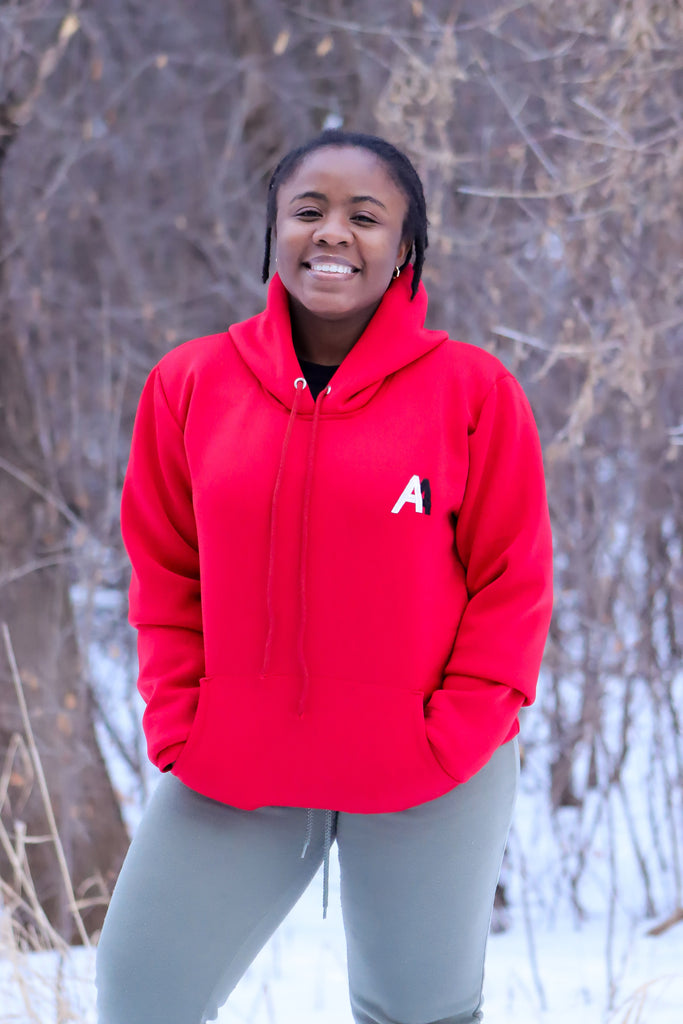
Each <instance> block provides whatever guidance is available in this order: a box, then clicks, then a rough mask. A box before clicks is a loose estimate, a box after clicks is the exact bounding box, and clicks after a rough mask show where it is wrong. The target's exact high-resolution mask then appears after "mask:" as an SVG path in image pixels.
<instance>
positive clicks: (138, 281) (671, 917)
mask: <svg viewBox="0 0 683 1024" xmlns="http://www.w3.org/2000/svg"><path fill="white" fill-rule="evenodd" d="M338 125H343V127H345V128H350V129H356V130H361V131H370V132H377V133H379V134H382V135H385V136H387V137H388V138H389V139H390V140H391V141H393V142H395V143H396V144H398V145H399V146H401V147H403V148H405V149H406V151H407V152H408V153H409V154H410V156H411V157H412V159H413V160H414V162H415V164H416V166H417V168H418V170H419V171H420V173H421V175H422V178H423V181H424V182H425V186H426V191H427V199H428V206H429V211H430V223H431V230H430V239H431V244H430V247H429V251H428V254H427V263H426V267H425V274H424V278H425V283H426V286H427V289H428V291H429V295H430V316H429V326H438V327H441V328H443V327H446V328H447V329H448V330H449V332H450V334H451V336H453V337H458V338H461V339H462V340H466V341H470V342H473V343H475V344H477V345H481V346H483V347H485V348H487V349H489V350H490V351H492V352H494V353H495V354H496V355H498V356H499V357H500V358H501V359H502V360H503V361H504V362H505V363H506V364H507V366H508V367H509V368H510V369H511V370H512V372H513V373H515V374H516V375H517V376H518V378H519V379H520V380H521V382H522V383H523V385H524V387H525V389H526V391H527V393H528V395H529V397H530V399H531V402H532V405H533V407H534V410H535V413H536V417H537V422H538V426H539V430H540V433H541V439H542V442H543V446H544V453H545V460H546V469H547V479H548V489H549V499H550V507H551V514H552V520H553V527H554V538H555V547H556V560H555V566H556V594H557V597H556V606H555V614H554V619H553V625H552V629H551V634H550V639H549V643H548V647H547V651H546V657H545V663H544V669H543V673H542V678H541V683H540V696H539V701H538V703H537V705H536V707H535V708H534V709H533V710H531V711H530V712H527V713H526V715H525V718H524V721H523V726H522V739H523V746H524V768H523V772H522V793H521V795H520V811H519V814H518V819H517V820H516V824H515V827H514V828H513V832H512V834H511V837H510V843H509V849H508V853H507V856H506V862H505V865H504V870H503V875H502V878H501V885H500V887H499V898H498V900H497V908H496V914H495V918H494V928H495V929H497V930H500V931H505V930H506V929H507V930H511V931H512V932H513V933H514V932H515V929H516V934H518V935H519V940H520V943H521V944H522V945H523V946H524V948H525V956H527V957H528V960H529V964H530V970H531V974H530V977H531V979H532V982H531V985H532V988H533V990H534V998H535V999H536V1003H537V1005H538V1007H539V1012H540V1011H542V1010H543V1006H544V1002H545V1000H546V997H547V989H548V980H547V978H545V977H544V974H543V966H542V962H541V961H542V957H541V956H540V954H539V938H538V936H539V934H541V933H542V932H543V928H548V927H549V926H550V924H551V923H552V922H553V921H557V920H562V921H563V922H565V923H564V925H563V926H564V927H566V928H568V929H569V928H571V929H574V930H578V931H579V932H580V931H581V928H583V927H588V926H589V924H590V923H591V922H595V921H598V922H599V923H600V928H601V932H600V934H601V936H602V938H601V939H600V944H599V950H598V952H599V956H600V970H601V971H602V972H603V973H604V992H605V995H604V1000H603V1006H602V1010H603V1011H604V1012H605V1013H608V1014H609V1013H615V1012H616V1010H617V1009H618V1008H619V1005H620V1004H619V1000H620V999H621V1000H623V999H624V998H626V995H627V994H628V991H629V989H628V984H626V985H625V984H624V974H625V972H626V973H627V971H626V968H625V966H624V965H625V964H626V963H627V960H628V949H629V942H630V940H631V937H632V936H633V935H634V934H635V933H638V934H640V935H642V934H644V933H645V932H649V931H651V930H654V931H655V933H656V934H654V935H651V936H649V941H650V942H651V943H658V942H664V941H668V938H667V937H669V938H670V937H671V936H672V935H675V934H677V935H678V939H677V941H678V948H679V950H681V951H682V955H681V962H683V941H682V940H681V934H680V933H681V930H682V929H683V923H681V921H682V920H683V740H682V737H681V717H682V716H683V669H682V666H681V637H682V631H683V600H682V598H683V560H682V545H683V290H682V288H681V274H682V270H683V260H682V255H683V250H682V248H681V238H682V237H683V217H682V213H683V202H682V200H683V187H682V184H681V183H682V182H683V5H682V3H681V0H661V2H652V0H650V2H648V0H574V2H572V3H562V2H560V0H527V2H525V0H413V2H409V0H373V2H372V3H362V2H359V0H315V2H314V0H290V2H284V0H202V2H200V3H185V2H183V0H167V2H165V3H163V4H150V3H144V2H143V0H82V2H76V0H74V2H60V0H52V2H51V0H1V2H0V623H2V624H3V625H2V635H1V636H0V812H1V813H0V877H1V885H2V889H1V892H0V963H1V962H2V961H3V960H4V961H6V962H11V963H12V964H14V967H15V969H16V970H17V971H18V972H20V973H21V983H20V986H19V987H20V988H22V992H23V996H22V998H23V1003H22V1011H21V1012H23V1013H24V1014H25V1017H20V1018H17V1017H16V1014H15V1016H13V1017H12V1019H21V1020H22V1021H23V1020H24V1019H26V1020H40V1021H41V1024H42V1022H43V1021H44V1020H47V1019H48V1018H47V1017H41V1016H40V1014H39V1013H37V1011H36V1010H35V1005H36V1003H35V997H34V996H32V995H31V992H30V986H29V982H28V981H27V978H29V977H30V975H28V974H27V973H26V963H27V962H28V961H27V960H26V954H27V953H28V952H29V951H31V950H57V951H58V952H59V954H60V956H63V954H64V951H65V950H66V948H67V946H69V945H70V946H77V945H85V946H88V945H89V944H91V943H94V942H96V938H97V932H98V929H99V927H100V925H101V922H102V918H103V913H104V910H105V907H106V903H107V899H108V896H109V893H110V892H111V888H112V885H113V882H114V880H115V878H116V875H117V872H118V869H119V867H120V864H121V860H122V857H123V855H124V853H125V850H126V848H127V845H128V842H129V836H130V832H131V830H132V829H134V827H135V821H136V818H137V815H138V814H139V811H140V809H141V808H142V806H143V805H144V802H145V800H146V798H147V794H148V792H149V789H150V787H151V786H153V784H154V779H155V776H154V772H153V770H151V769H150V768H149V767H148V765H147V763H146V756H145V751H144V744H143V740H142V736H141V731H140V727H139V718H140V704H139V700H138V698H137V695H136V691H135V650H134V636H133V634H132V631H131V630H130V629H129V627H128V626H127V625H126V621H125V615H126V587H127V582H128V567H127V562H126V558H125V556H124V552H123V549H122V545H121V541H120V537H119V527H118V505H119V496H120V487H121V481H122V475H123V472H124V469H125V464H126V458H127V453H128V447H129V442H130V434H131V428H132V421H133V416H134V412H135V407H136V403H137V400H138V397H139V393H140V390H141V387H142V384H143V381H144V379H145V377H146V375H147V373H148V371H149V370H150V368H151V367H152V365H153V364H154V362H156V360H157V359H159V358H160V357H161V355H162V354H163V353H164V352H166V351H167V350H168V349H169V348H170V347H172V346H174V345H176V344H178V343H180V342H181V341H183V340H185V339H187V338H190V337H194V336H196V335H201V334H206V333H213V332H216V331H220V330H223V329H225V327H226V326H227V325H228V324H229V323H231V322H233V321H235V320H239V319H242V318H244V317H246V316H249V315H251V314H252V313H254V312H256V311H258V310H259V309H260V308H262V304H263V301H264V294H265V289H264V287H263V285H262V284H261V282H260V267H261V259H262V244H263V242H262V240H263V231H264V202H265V188H266V183H267V180H268V177H269V174H270V172H271V170H272V169H273V167H274V165H275V164H276V162H277V160H278V159H279V157H280V156H281V155H282V154H283V153H284V152H285V151H286V150H287V149H289V148H291V146H293V145H295V144H297V143H298V142H299V141H301V140H303V139H304V138H306V137H307V136H309V135H310V134H313V133H315V132H317V131H318V130H319V129H320V128H322V127H323V126H338ZM59 963H60V964H61V963H63V959H60V960H59ZM565 969H566V970H567V971H568V972H569V973H571V971H572V966H571V962H567V963H566V964H565ZM22 972H23V973H22ZM32 999H33V1003H32V1002H31V1000H32ZM60 999H61V1002H60V1001H59V1000H58V1003H59V1006H61V1007H62V1009H61V1010H60V1009H59V1006H58V1007H57V1009H56V1010H54V1011H51V1012H52V1014H53V1015H52V1016H51V1017H50V1018H49V1019H50V1020H53V1019H54V1020H55V1021H70V1020H76V1019H80V1018H77V1017H76V1016H74V1015H73V1010H68V1009H64V1007H65V1006H66V1005H67V1002H68V1000H67V997H66V995H65V994H64V993H62V995H61V996H60ZM65 1000H67V1002H65ZM638 1005H642V1000H641V1004H638ZM31 1006H33V1009H31ZM634 1006H635V1003H633V1001H631V1002H630V1003H624V1004H623V1005H622V1014H621V1016H620V1017H618V1018H617V1017H614V1018H612V1017H610V1020H611V1019H614V1020H617V1019H618V1020H619V1021H622V1020H624V1021H626V1020H628V1021H629V1022H630V1024H634V1022H635V1021H636V1020H641V1019H642V1020H644V1021H648V1022H649V1021H651V1020H654V1019H655V1018H654V1017H652V1016H648V1015H647V1013H645V1015H644V1016H642V1017H641V1015H640V1014H641V1011H640V1010H638V1011H637V1015H636V1010H637V1008H636V1010H634ZM27 1007H28V1009H27ZM13 1012H14V1011H13ZM643 1012H644V1011H643ZM31 1013H33V1014H34V1016H31ZM60 1013H61V1014H62V1015H61V1016H59V1014H60ZM69 1013H71V1014H72V1015H71V1016H70V1015H69ZM36 1014H37V1015H36ZM271 1016H272V1015H271ZM5 1019H7V1020H9V1019H10V1018H9V1017H3V1016H2V1006H1V1001H0V1021H4V1020H5ZM83 1019H85V1018H83ZM88 1019H90V1018H88ZM231 1019H233V1018H231ZM240 1019H247V1018H246V1017H245V1018H240ZM272 1019H273V1020H275V1019H277V1018H276V1016H272ZM525 1019H531V1018H529V1017H526V1018H525ZM534 1019H536V1018H534ZM539 1019H541V1018H539ZM543 1019H545V1018H543ZM590 1019H591V1020H597V1017H595V1018H590ZM672 1019H673V1018H672ZM304 1024H306V1022H304Z"/></svg>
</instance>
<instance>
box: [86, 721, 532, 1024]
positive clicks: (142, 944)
mask: <svg viewBox="0 0 683 1024" xmlns="http://www.w3.org/2000/svg"><path fill="white" fill-rule="evenodd" d="M518 773H519V756H518V748H517V741H516V740H513V741H511V742H509V743H506V744H505V745H504V746H502V747H500V749H499V750H497V751H496V753H495V754H494V755H493V757H492V758H491V760H490V761H489V762H488V764H486V765H485V766H484V768H482V770H481V771H480V772H478V774H477V775H475V776H474V777H473V778H472V779H470V781H469V782H467V783H465V784H464V785H461V786H457V787H456V788H455V789H453V790H451V792H449V793H446V795H445V796H442V797H439V798H438V799H436V800H431V801H429V802H428V803H424V804H420V805H419V806H417V807H412V808H409V809H408V810H405V811H399V812H395V813H389V814H347V813H342V812H340V813H338V814H336V815H333V817H332V821H333V825H334V833H333V837H334V836H336V841H337V844H338V853H339V864H340V872H341V904H342V913H343V921H344V929H345V933H346V944H347V962H348V975H349V992H350V998H351V1007H352V1011H353V1017H354V1020H355V1021H356V1022H357V1024H436V1022H438V1024H465V1022H466V1021H469V1022H471V1021H479V1020H481V1019H482V1014H481V1010H480V1006H481V1001H482V999H481V992H482V982H483V971H484V953H485V948H486V939H487V935H488V930H489V923H490V917H491V909H492V906H493V897H494V893H495V888H496V882H497V879H498V873H499V871H500V865H501V861H502V857H503V851H504V848H505V842H506V838H507V833H508V828H509V825H510V817H511V813H512V808H513V804H514V799H515V793H516V789H517V779H518ZM324 818H325V812H324V811H315V812H314V814H313V830H312V835H311V839H310V844H309V846H308V849H307V852H306V856H305V857H303V858H302V856H301V853H302V846H303V842H304V837H305V833H306V826H307V811H306V809H305V808H297V807H263V808H259V809H258V810H255V811H242V810H238V809H236V808H234V807H229V806H226V805H225V804H221V803H217V802H216V801H214V800H210V799H208V798H207V797H203V796H201V795H199V794H198V793H195V792H193V791H192V790H190V789H188V788H187V787H186V786H184V785H183V784H182V783H181V782H179V781H178V780H177V779H176V778H174V777H173V776H171V775H167V776H164V777H163V778H162V779H161V780H160V782H159V785H158V787H157V789H156V791H155V793H154V796H153V797H152V800H151V801H150V804H149V806H148V808H147V810H146V812H145V815H144V816H143V820H142V822H141V823H140V825H139V827H138V829H137V831H136V834H135V837H134V839H133V842H132V844H131V847H130V850H129V852H128V856H127V857H126V860H125V863H124V865H123V868H122V870H121V874H120V876H119V879H118V882H117V885H116V888H115V891H114V894H113V896H112V900H111V905H110V907H109V911H108V913H107V917H106V920H105V923H104V927H103V930H102V935H101V938H100V942H99V946H98V951H97V989H98V1014H99V1016H98V1021H99V1024H204V1022H205V1021H208V1020H213V1019H215V1016H216V1013H217V1011H218V1007H220V1006H221V1005H222V1004H223V1002H224V1001H225V1000H226V999H227V997H228V996H229V994H230V992H232V990H233V988H234V987H235V986H236V984H237V982H238V981H239V980H240V978H241V977H242V975H243V974H244V972H245V971H246V969H247V968H248V966H249V965H250V963H251V962H252V960H253V959H254V958H255V956H256V955H257V953H258V952H259V950H260V949H261V948H262V947H263V945H264V944H265V943H266V941H267V940H268V938H269V937H270V936H271V935H272V933H273V932H274V931H275V929H276V928H277V926H278V925H279V924H280V922H281V921H282V920H283V918H284V917H285V916H286V915H287V913H288V912H289V910H290V909H291V908H292V907H293V906H294V904H295V903H296V902H297V900H298V898H299V897H300V896H301V894H302V893H303V891H304V889H305V888H306V887H307V886H308V884H309V882H310V881H311V879H312V878H313V876H314V875H315V873H316V871H317V870H318V868H319V866H320V863H321V861H322V858H323V850H324V836H323V821H324ZM328 821H329V816H328Z"/></svg>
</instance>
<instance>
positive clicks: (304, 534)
mask: <svg viewBox="0 0 683 1024" xmlns="http://www.w3.org/2000/svg"><path fill="white" fill-rule="evenodd" d="M329 392H330V388H329V387H328V388H326V390H325V391H324V392H323V394H322V395H320V396H319V399H321V398H322V397H323V396H324V395H328V394H329ZM321 404H322V402H321V401H320V400H319V401H317V402H316V403H315V410H314V412H313V424H312V426H311V440H310V442H309V445H308V465H307V467H306V485H305V487H304V504H303V513H302V517H301V554H300V559H299V600H300V614H299V643H298V651H299V661H300V663H301V673H302V675H303V684H302V686H301V692H300V693H299V706H298V708H297V711H298V714H299V717H300V718H301V716H302V715H303V713H304V705H305V703H306V698H307V696H308V684H309V675H308V665H307V664H306V653H305V651H304V639H305V635H306V613H307V608H306V556H307V554H308V520H309V511H310V509H309V506H310V501H311V487H312V484H313V465H314V462H315V448H316V441H317V437H318V418H319V415H320V406H321Z"/></svg>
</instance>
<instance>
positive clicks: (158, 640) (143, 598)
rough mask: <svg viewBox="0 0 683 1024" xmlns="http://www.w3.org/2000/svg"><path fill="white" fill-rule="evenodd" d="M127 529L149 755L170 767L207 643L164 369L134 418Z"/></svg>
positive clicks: (185, 471) (182, 460)
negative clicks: (204, 640) (204, 638)
mask: <svg viewBox="0 0 683 1024" xmlns="http://www.w3.org/2000/svg"><path fill="white" fill-rule="evenodd" d="M121 531H122V535H123V540H124V544H125V546H126V550H127V551H128V555H129V557H130V560H131V563H132V567H133V572H132V577H131V584H130V592H129V598H130V603H129V607H130V612H129V619H130V622H131V625H133V626H134V627H135V628H136V629H137V631H138V657H139V665H140V672H139V677H138V689H139V691H140V693H141V695H142V698H143V700H144V701H145V704H146V705H147V707H146V709H145V712H144V715H143V720H142V721H143V727H144V731H145V736H146V739H147V748H148V753H149V757H150V760H151V761H152V762H153V763H154V764H156V765H157V767H158V768H160V769H161V770H162V771H165V770H168V769H169V768H170V767H171V765H172V763H173V762H174V761H175V759H176V757H177V756H178V754H179V752H180V750H181V749H182V746H183V744H184V742H185V741H186V739H187V737H188V734H189V731H190V727H191V725H192V721H193V719H194V715H195V711H196V709H197V703H198V698H199V680H200V678H201V677H202V676H203V675H204V643H203V633H202V611H201V603H200V586H199V554H198V546H197V529H196V524H195V518H194V511H193V507H192V485H191V481H190V472H189V467H188V464H187V458H186V455H185V447H184V439H183V431H182V429H181V427H180V426H179V424H178V422H177V421H176V419H175V417H174V415H173V413H172V412H171V409H170V407H169V404H168V401H167V398H166V394H165V392H164V387H163V384H162V380H161V374H160V371H159V368H158V367H157V368H155V369H154V370H153V371H152V373H151V374H150V376H149V378H148V379H147V382H146V384H145V387H144V389H143V392H142V396H141V398H140V403H139V406H138V411H137V415H136V419H135V426H134V429H133V440H132V445H131V451H130V459H129V462H128V469H127V471H126V477H125V480H124V485H123V494H122V501H121Z"/></svg>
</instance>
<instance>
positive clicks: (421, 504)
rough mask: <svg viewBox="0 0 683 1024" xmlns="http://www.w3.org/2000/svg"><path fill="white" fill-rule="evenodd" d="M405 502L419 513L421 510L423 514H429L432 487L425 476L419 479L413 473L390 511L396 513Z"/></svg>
mask: <svg viewBox="0 0 683 1024" xmlns="http://www.w3.org/2000/svg"><path fill="white" fill-rule="evenodd" d="M406 504H410V505H414V506H415V511H416V512H419V513H420V514H422V513H423V512H424V514H425V515H430V514H431V511H432V489H431V487H430V486H429V480H428V479H427V477H425V478H424V480H420V478H419V476H418V475H417V473H414V474H413V476H411V478H410V480H409V481H408V483H407V484H406V485H405V487H404V488H403V491H402V492H401V495H400V497H399V499H398V501H397V502H396V504H395V505H394V507H393V508H392V510H391V511H392V512H393V513H395V514H398V513H399V512H400V511H401V509H402V508H403V506H404V505H406Z"/></svg>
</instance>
